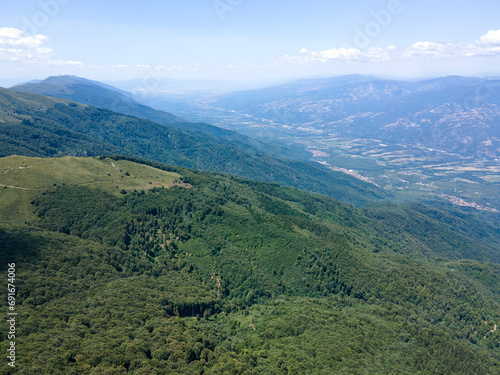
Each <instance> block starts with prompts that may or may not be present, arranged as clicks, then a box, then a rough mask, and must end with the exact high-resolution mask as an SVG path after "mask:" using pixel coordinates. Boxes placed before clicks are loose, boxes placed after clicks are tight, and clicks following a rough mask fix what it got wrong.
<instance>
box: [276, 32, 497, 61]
mask: <svg viewBox="0 0 500 375" xmlns="http://www.w3.org/2000/svg"><path fill="white" fill-rule="evenodd" d="M494 55H499V56H500V30H490V31H489V32H488V33H487V34H486V35H484V36H482V37H480V38H479V39H478V40H477V41H476V42H475V43H458V42H431V41H424V42H416V43H413V44H412V45H410V46H408V47H405V48H401V49H398V48H396V46H393V45H390V46H387V47H385V48H380V47H371V48H364V49H357V48H352V47H348V48H332V49H327V50H324V51H309V50H308V49H306V48H302V49H301V50H300V53H299V55H285V57H284V60H285V61H286V62H289V63H295V64H307V63H314V62H321V63H328V62H347V63H351V62H380V61H387V60H390V59H393V58H414V57H423V58H425V57H427V58H445V57H474V56H494Z"/></svg>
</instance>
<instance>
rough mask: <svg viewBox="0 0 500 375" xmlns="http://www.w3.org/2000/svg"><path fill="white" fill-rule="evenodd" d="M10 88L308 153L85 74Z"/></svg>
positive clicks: (269, 149) (280, 151) (244, 143)
mask: <svg viewBox="0 0 500 375" xmlns="http://www.w3.org/2000/svg"><path fill="white" fill-rule="evenodd" d="M11 89H12V90H14V91H18V92H30V93H32V94H40V95H46V96H52V97H56V98H60V99H66V100H70V101H74V102H77V103H82V104H87V105H91V106H94V107H98V108H104V109H109V110H110V111H113V112H118V113H122V114H125V115H128V116H134V117H139V118H142V119H146V120H150V121H154V122H157V123H159V124H162V125H168V126H175V127H177V128H180V129H184V130H188V131H194V132H199V133H204V134H208V135H210V136H214V137H217V138H221V139H224V140H226V141H228V142H229V144H230V145H231V146H234V147H238V148H242V149H244V150H246V151H248V150H249V149H252V148H255V149H258V150H260V151H263V152H266V153H270V154H273V155H279V156H287V157H292V158H294V159H299V160H306V159H307V156H308V154H307V153H306V152H302V151H300V150H298V149H297V150H296V149H289V148H286V147H284V146H283V145H268V144H265V143H262V142H260V141H257V140H255V139H252V138H249V137H247V136H245V135H242V134H240V133H238V132H235V131H232V130H227V129H223V128H220V127H217V126H213V125H210V124H206V123H200V122H198V123H193V122H189V121H186V120H184V119H182V118H180V117H177V116H175V115H173V114H171V113H168V112H165V111H160V110H156V109H154V108H151V107H148V106H146V105H143V104H140V103H139V102H138V101H137V100H136V98H135V97H134V95H133V94H131V93H130V92H127V91H123V90H120V89H117V88H115V87H113V86H110V85H107V84H104V83H102V82H98V81H92V80H89V79H86V78H81V77H76V76H68V75H65V76H54V77H48V78H47V79H45V80H43V81H39V82H34V83H26V84H22V85H17V86H14V87H12V88H11Z"/></svg>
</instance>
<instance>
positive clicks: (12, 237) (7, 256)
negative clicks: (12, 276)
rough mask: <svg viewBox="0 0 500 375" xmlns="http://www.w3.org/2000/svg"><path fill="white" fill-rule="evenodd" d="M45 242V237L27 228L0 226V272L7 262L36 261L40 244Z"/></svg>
mask: <svg viewBox="0 0 500 375" xmlns="http://www.w3.org/2000/svg"><path fill="white" fill-rule="evenodd" d="M45 242H46V239H45V238H43V237H42V236H40V235H39V234H37V233H36V232H30V231H29V230H27V229H5V228H0V249H1V251H0V272H2V273H3V271H6V270H7V269H8V268H9V266H8V264H9V263H30V262H34V261H36V260H37V259H38V257H39V253H40V252H39V248H40V245H43V244H44V243H45Z"/></svg>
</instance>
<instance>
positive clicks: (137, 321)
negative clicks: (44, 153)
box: [0, 156, 500, 375]
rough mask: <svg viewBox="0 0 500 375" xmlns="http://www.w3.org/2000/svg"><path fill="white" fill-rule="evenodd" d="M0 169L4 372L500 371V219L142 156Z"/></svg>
mask: <svg viewBox="0 0 500 375" xmlns="http://www.w3.org/2000/svg"><path fill="white" fill-rule="evenodd" d="M68 166H70V167H68ZM0 173H1V174H2V180H1V184H2V186H0V214H1V218H0V247H1V248H2V252H1V253H0V272H1V273H2V274H3V275H5V277H2V278H1V280H2V282H1V283H0V285H1V287H2V290H6V289H7V278H6V275H7V271H8V264H9V263H15V264H16V269H17V278H16V281H15V283H16V287H17V290H18V294H17V296H16V307H17V312H18V315H17V334H16V336H17V337H16V347H17V353H16V357H17V361H16V369H10V368H8V367H7V366H4V364H2V371H3V372H2V373H5V374H122V373H123V374H125V373H130V374H148V375H149V374H245V375H248V374H464V375H469V374H491V375H494V374H498V373H499V372H500V332H499V331H498V329H497V324H498V322H499V315H500V299H499V296H500V265H499V263H500V259H499V252H498V249H499V243H500V230H499V228H498V227H495V226H494V225H492V224H488V223H485V222H480V221H479V220H477V219H475V218H474V217H472V216H470V215H467V214H465V213H463V212H454V211H452V210H446V209H441V208H436V207H432V206H429V205H425V204H421V203H419V204H417V203H414V204H405V205H394V204H390V203H374V204H371V205H367V206H364V207H363V208H356V207H354V206H352V205H350V204H347V203H341V202H339V201H338V200H335V199H333V198H330V197H327V196H323V195H319V194H314V193H308V192H305V191H301V190H297V189H295V188H291V187H285V186H282V185H278V184H273V183H267V182H256V181H250V180H246V179H242V178H240V177H234V176H229V175H225V174H219V173H214V172H199V171H194V170H190V169H186V168H182V167H172V166H166V165H163V164H159V163H155V162H151V161H144V160H140V159H136V158H133V157H117V156H112V157H111V156H109V157H104V156H101V157H97V156H96V157H93V158H92V157H88V158H57V159H40V158H30V157H6V158H2V159H0ZM37 176H40V177H37ZM41 176H43V178H42V177H41ZM2 306H6V305H5V304H2ZM7 329H8V327H7V325H6V324H2V325H1V332H0V337H1V340H3V341H1V343H0V349H1V350H2V352H4V353H5V352H6V351H7V350H8V348H9V342H8V341H7V340H6V339H5V338H6V337H7Z"/></svg>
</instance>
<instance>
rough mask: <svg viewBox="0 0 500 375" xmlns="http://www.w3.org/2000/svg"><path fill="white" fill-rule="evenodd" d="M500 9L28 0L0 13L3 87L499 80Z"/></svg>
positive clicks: (402, 3)
mask: <svg viewBox="0 0 500 375" xmlns="http://www.w3.org/2000/svg"><path fill="white" fill-rule="evenodd" d="M499 13H500V3H498V2H495V1H492V0H485V1H482V2H481V3H480V4H476V3H470V2H467V1H451V0H444V1H441V2H438V3H437V2H431V1H430V0H420V1H418V2H415V1H411V0H385V1H379V0H376V1H358V2H356V4H350V3H342V4H341V3H339V2H330V3H326V2H322V1H320V0H312V1H310V2H308V3H304V2H302V1H298V0H292V1H287V2H284V1H274V2H264V1H259V0H256V1H252V2H250V1H245V0H213V1H201V0H186V1H183V2H175V3H171V2H169V3H165V2H160V1H156V0H155V1H150V2H148V3H138V2H133V1H121V2H120V3H116V2H106V3H103V2H98V1H95V0H89V1H86V2H85V3H82V2H76V1H71V0H29V1H24V2H17V3H12V4H9V5H8V6H5V7H4V9H3V11H2V14H0V69H1V71H2V74H0V84H2V85H13V84H16V83H22V82H26V81H30V80H33V79H44V78H46V77H48V76H53V75H61V74H71V75H76V76H80V77H85V78H88V79H92V80H98V81H106V82H121V81H126V80H131V79H143V80H144V79H146V80H147V79H155V80H167V79H182V80H223V81H228V82H255V83H259V84H260V83H264V82H277V81H284V80H290V79H300V78H305V77H315V76H340V75H345V74H362V75H375V76H384V77H386V76H389V77H400V78H405V79H408V78H411V79H415V78H423V77H425V78H430V77H439V76H448V75H461V76H479V77H490V76H497V77H498V76H500V22H499V21H498V17H497V15H498V14H499Z"/></svg>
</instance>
